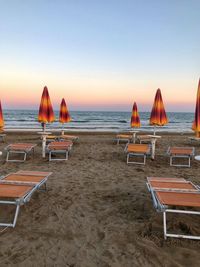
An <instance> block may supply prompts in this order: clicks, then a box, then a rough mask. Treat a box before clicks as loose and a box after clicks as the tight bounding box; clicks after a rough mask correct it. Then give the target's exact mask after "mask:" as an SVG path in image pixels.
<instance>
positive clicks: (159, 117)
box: [150, 89, 168, 126]
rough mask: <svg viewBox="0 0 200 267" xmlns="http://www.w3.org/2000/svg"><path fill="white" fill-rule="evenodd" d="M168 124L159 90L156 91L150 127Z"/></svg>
mask: <svg viewBox="0 0 200 267" xmlns="http://www.w3.org/2000/svg"><path fill="white" fill-rule="evenodd" d="M167 123H168V118H167V115H166V112H165V108H164V104H163V100H162V95H161V91H160V89H158V90H157V92H156V96H155V99H154V104H153V108H152V111H151V116H150V125H154V126H164V125H165V124H167Z"/></svg>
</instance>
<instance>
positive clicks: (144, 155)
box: [144, 155, 147, 165]
mask: <svg viewBox="0 0 200 267" xmlns="http://www.w3.org/2000/svg"><path fill="white" fill-rule="evenodd" d="M146 157H147V156H146V155H144V165H145V164H146Z"/></svg>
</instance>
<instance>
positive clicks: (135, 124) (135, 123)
mask: <svg viewBox="0 0 200 267" xmlns="http://www.w3.org/2000/svg"><path fill="white" fill-rule="evenodd" d="M139 127H140V117H139V114H138V109H137V104H136V102H134V104H133V110H132V115H131V128H139Z"/></svg>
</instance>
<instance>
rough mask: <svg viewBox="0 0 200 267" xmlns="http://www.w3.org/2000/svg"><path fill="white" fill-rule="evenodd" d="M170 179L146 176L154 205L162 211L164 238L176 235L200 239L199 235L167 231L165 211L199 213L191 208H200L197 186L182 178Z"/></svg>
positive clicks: (199, 213)
mask: <svg viewBox="0 0 200 267" xmlns="http://www.w3.org/2000/svg"><path fill="white" fill-rule="evenodd" d="M154 178H155V179H154ZM171 179H172V180H171V181H170V180H169V178H161V177H159V178H158V177H148V178H147V187H148V189H149V191H150V192H151V196H152V200H153V204H154V207H155V208H156V210H157V211H161V212H163V227H164V238H165V239H166V238H167V237H178V238H188V239H198V240H200V236H192V235H184V234H175V233H168V231H167V213H172V214H177V213H178V214H189V215H200V211H194V210H193V208H200V188H199V186H197V185H195V184H193V183H192V182H190V181H186V180H185V179H183V178H171ZM179 179H180V180H179ZM170 207H171V208H170ZM178 207H181V208H183V207H184V209H178ZM191 208H192V210H191Z"/></svg>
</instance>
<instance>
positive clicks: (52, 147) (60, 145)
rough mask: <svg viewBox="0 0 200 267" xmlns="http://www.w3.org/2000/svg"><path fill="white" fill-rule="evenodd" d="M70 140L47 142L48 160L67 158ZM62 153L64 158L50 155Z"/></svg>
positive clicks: (70, 145) (70, 146)
mask: <svg viewBox="0 0 200 267" xmlns="http://www.w3.org/2000/svg"><path fill="white" fill-rule="evenodd" d="M72 145H73V143H72V141H60V142H58V141H54V142H51V143H49V144H48V146H47V151H48V153H49V161H55V160H68V157H69V152H70V150H71V148H72ZM53 154H54V155H56V154H64V155H65V156H64V158H53V157H52V155H53Z"/></svg>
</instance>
